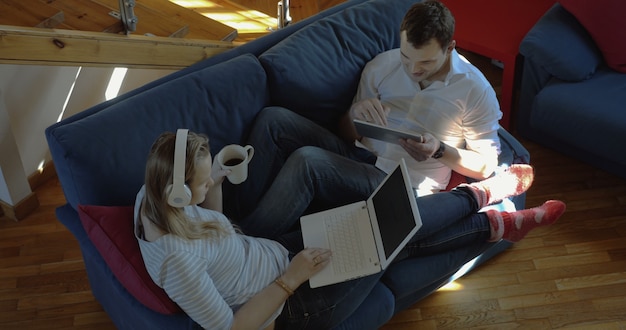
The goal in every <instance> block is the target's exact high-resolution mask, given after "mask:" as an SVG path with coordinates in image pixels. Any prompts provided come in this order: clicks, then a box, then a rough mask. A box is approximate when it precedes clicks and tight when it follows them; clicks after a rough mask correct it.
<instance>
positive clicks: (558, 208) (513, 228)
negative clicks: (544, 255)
mask: <svg viewBox="0 0 626 330" xmlns="http://www.w3.org/2000/svg"><path fill="white" fill-rule="evenodd" d="M564 212H565V203H563V202H561V201H556V200H549V201H547V202H545V203H543V205H541V206H537V207H533V208H532V209H526V210H521V211H515V212H499V211H496V210H489V211H487V212H486V213H487V218H489V223H490V224H491V237H490V238H489V241H490V242H496V241H499V240H500V239H505V240H507V241H511V242H518V241H519V240H521V239H522V238H524V237H525V236H526V234H528V232H529V231H531V230H532V229H534V228H537V227H540V226H547V225H551V224H553V223H554V222H556V220H557V219H559V218H560V217H561V215H563V213H564Z"/></svg>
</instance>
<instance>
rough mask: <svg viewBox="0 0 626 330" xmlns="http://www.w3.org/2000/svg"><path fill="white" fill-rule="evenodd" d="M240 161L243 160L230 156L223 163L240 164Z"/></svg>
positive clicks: (229, 164)
mask: <svg viewBox="0 0 626 330" xmlns="http://www.w3.org/2000/svg"><path fill="white" fill-rule="evenodd" d="M241 162H243V159H242V158H231V159H229V160H227V161H225V162H224V165H226V166H235V165H237V164H241Z"/></svg>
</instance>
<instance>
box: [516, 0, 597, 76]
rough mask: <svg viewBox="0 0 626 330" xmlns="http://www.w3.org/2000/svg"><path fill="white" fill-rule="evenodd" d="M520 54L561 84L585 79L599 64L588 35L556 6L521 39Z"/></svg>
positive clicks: (567, 14)
mask: <svg viewBox="0 0 626 330" xmlns="http://www.w3.org/2000/svg"><path fill="white" fill-rule="evenodd" d="M520 53H521V54H522V55H524V56H525V57H527V58H528V59H529V60H531V61H533V62H535V63H540V64H541V66H542V67H543V68H544V69H545V70H546V71H547V72H549V73H550V74H551V75H553V76H555V77H557V78H559V79H561V80H565V81H581V80H584V79H588V78H590V77H591V76H592V75H593V74H594V72H595V71H596V69H597V67H598V65H600V64H601V63H602V55H601V53H600V50H599V49H598V47H597V46H596V44H595V43H594V41H593V39H591V36H590V35H589V33H587V31H586V30H585V28H584V27H583V26H582V25H580V23H579V22H578V21H577V20H576V18H575V17H574V16H572V14H570V13H569V12H567V11H566V10H565V9H563V7H561V6H560V5H559V4H555V5H554V6H553V7H552V8H551V9H550V10H549V11H548V12H547V13H546V14H545V15H544V16H543V17H542V18H541V19H540V20H539V21H538V22H537V23H536V25H535V26H534V27H533V28H532V29H531V30H530V31H529V32H528V34H527V35H526V37H524V40H522V43H521V44H520Z"/></svg>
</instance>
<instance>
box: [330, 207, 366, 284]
mask: <svg viewBox="0 0 626 330" xmlns="http://www.w3.org/2000/svg"><path fill="white" fill-rule="evenodd" d="M356 215H357V212H351V213H346V214H331V215H329V216H328V217H327V218H326V219H325V224H326V227H327V229H328V230H327V231H326V232H327V233H328V242H329V244H330V249H331V251H332V253H333V256H332V258H330V260H331V263H332V265H333V269H334V270H335V273H337V274H342V273H348V272H352V271H355V270H358V269H360V268H362V267H363V264H364V256H363V249H361V237H360V235H359V231H358V230H357V229H356V228H357V226H358V224H357V216H356Z"/></svg>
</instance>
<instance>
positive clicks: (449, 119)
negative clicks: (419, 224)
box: [340, 1, 502, 194]
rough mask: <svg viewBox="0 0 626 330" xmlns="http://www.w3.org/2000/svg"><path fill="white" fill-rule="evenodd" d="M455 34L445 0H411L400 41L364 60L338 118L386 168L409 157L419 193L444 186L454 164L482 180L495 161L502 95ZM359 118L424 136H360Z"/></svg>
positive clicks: (352, 137) (346, 135)
mask: <svg viewBox="0 0 626 330" xmlns="http://www.w3.org/2000/svg"><path fill="white" fill-rule="evenodd" d="M453 34H454V18H453V16H452V14H451V13H450V11H449V10H448V9H447V8H446V7H445V6H444V5H443V4H442V3H441V2H439V1H426V2H423V3H417V4H415V5H413V6H412V7H411V8H410V9H409V11H408V12H407V13H406V15H405V17H404V19H403V21H402V24H401V27H400V48H399V49H393V50H390V51H387V52H384V53H382V54H380V55H378V56H377V57H375V58H374V59H373V60H372V61H370V62H369V63H368V64H367V65H366V66H365V68H364V70H363V73H362V76H361V81H360V84H359V89H358V91H357V94H356V96H355V99H354V103H353V105H352V107H351V109H350V111H349V112H348V113H346V115H345V116H344V117H343V118H342V121H341V126H340V127H342V130H341V132H342V137H343V138H345V139H348V140H349V141H355V140H356V141H358V142H357V144H361V145H362V146H365V147H366V148H368V149H369V150H371V151H372V152H374V153H375V154H376V155H377V156H378V158H377V161H376V166H377V167H378V168H380V169H382V170H383V171H385V172H387V171H389V170H391V169H392V168H393V167H394V166H395V164H396V163H397V161H398V159H399V158H401V157H405V159H406V160H407V164H408V165H409V167H410V169H411V179H412V182H413V184H414V185H415V186H416V188H417V189H418V190H419V191H420V194H427V193H429V192H436V191H438V190H441V189H444V188H445V187H446V185H447V184H448V181H449V179H450V174H451V170H454V171H456V172H458V173H460V174H462V175H465V176H469V177H472V178H476V179H484V178H486V177H488V176H490V175H491V174H492V173H493V171H494V169H495V168H496V166H497V163H498V154H499V153H500V142H499V139H498V135H497V130H498V128H499V125H498V120H499V119H500V118H501V116H502V113H501V112H500V110H499V104H498V100H497V98H496V95H495V92H494V90H493V88H492V87H491V85H490V84H489V82H488V81H487V80H486V78H485V77H484V76H483V74H482V73H481V72H480V71H479V70H478V69H477V68H476V67H474V66H473V65H472V64H470V63H469V62H467V60H465V58H463V57H462V56H460V55H459V54H458V53H457V51H456V50H455V45H456V43H455V41H454V40H452V36H453ZM355 118H356V119H360V120H365V121H368V122H373V123H377V124H380V125H387V126H389V127H392V128H400V129H402V130H405V131H411V132H414V133H417V134H421V135H422V136H423V141H415V140H401V141H400V145H395V144H390V143H385V142H381V141H377V140H372V139H368V138H365V137H363V138H361V137H360V136H358V135H357V133H356V130H355V128H354V125H353V123H352V120H353V119H355ZM407 153H408V155H410V156H411V159H408V157H406V155H407Z"/></svg>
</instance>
